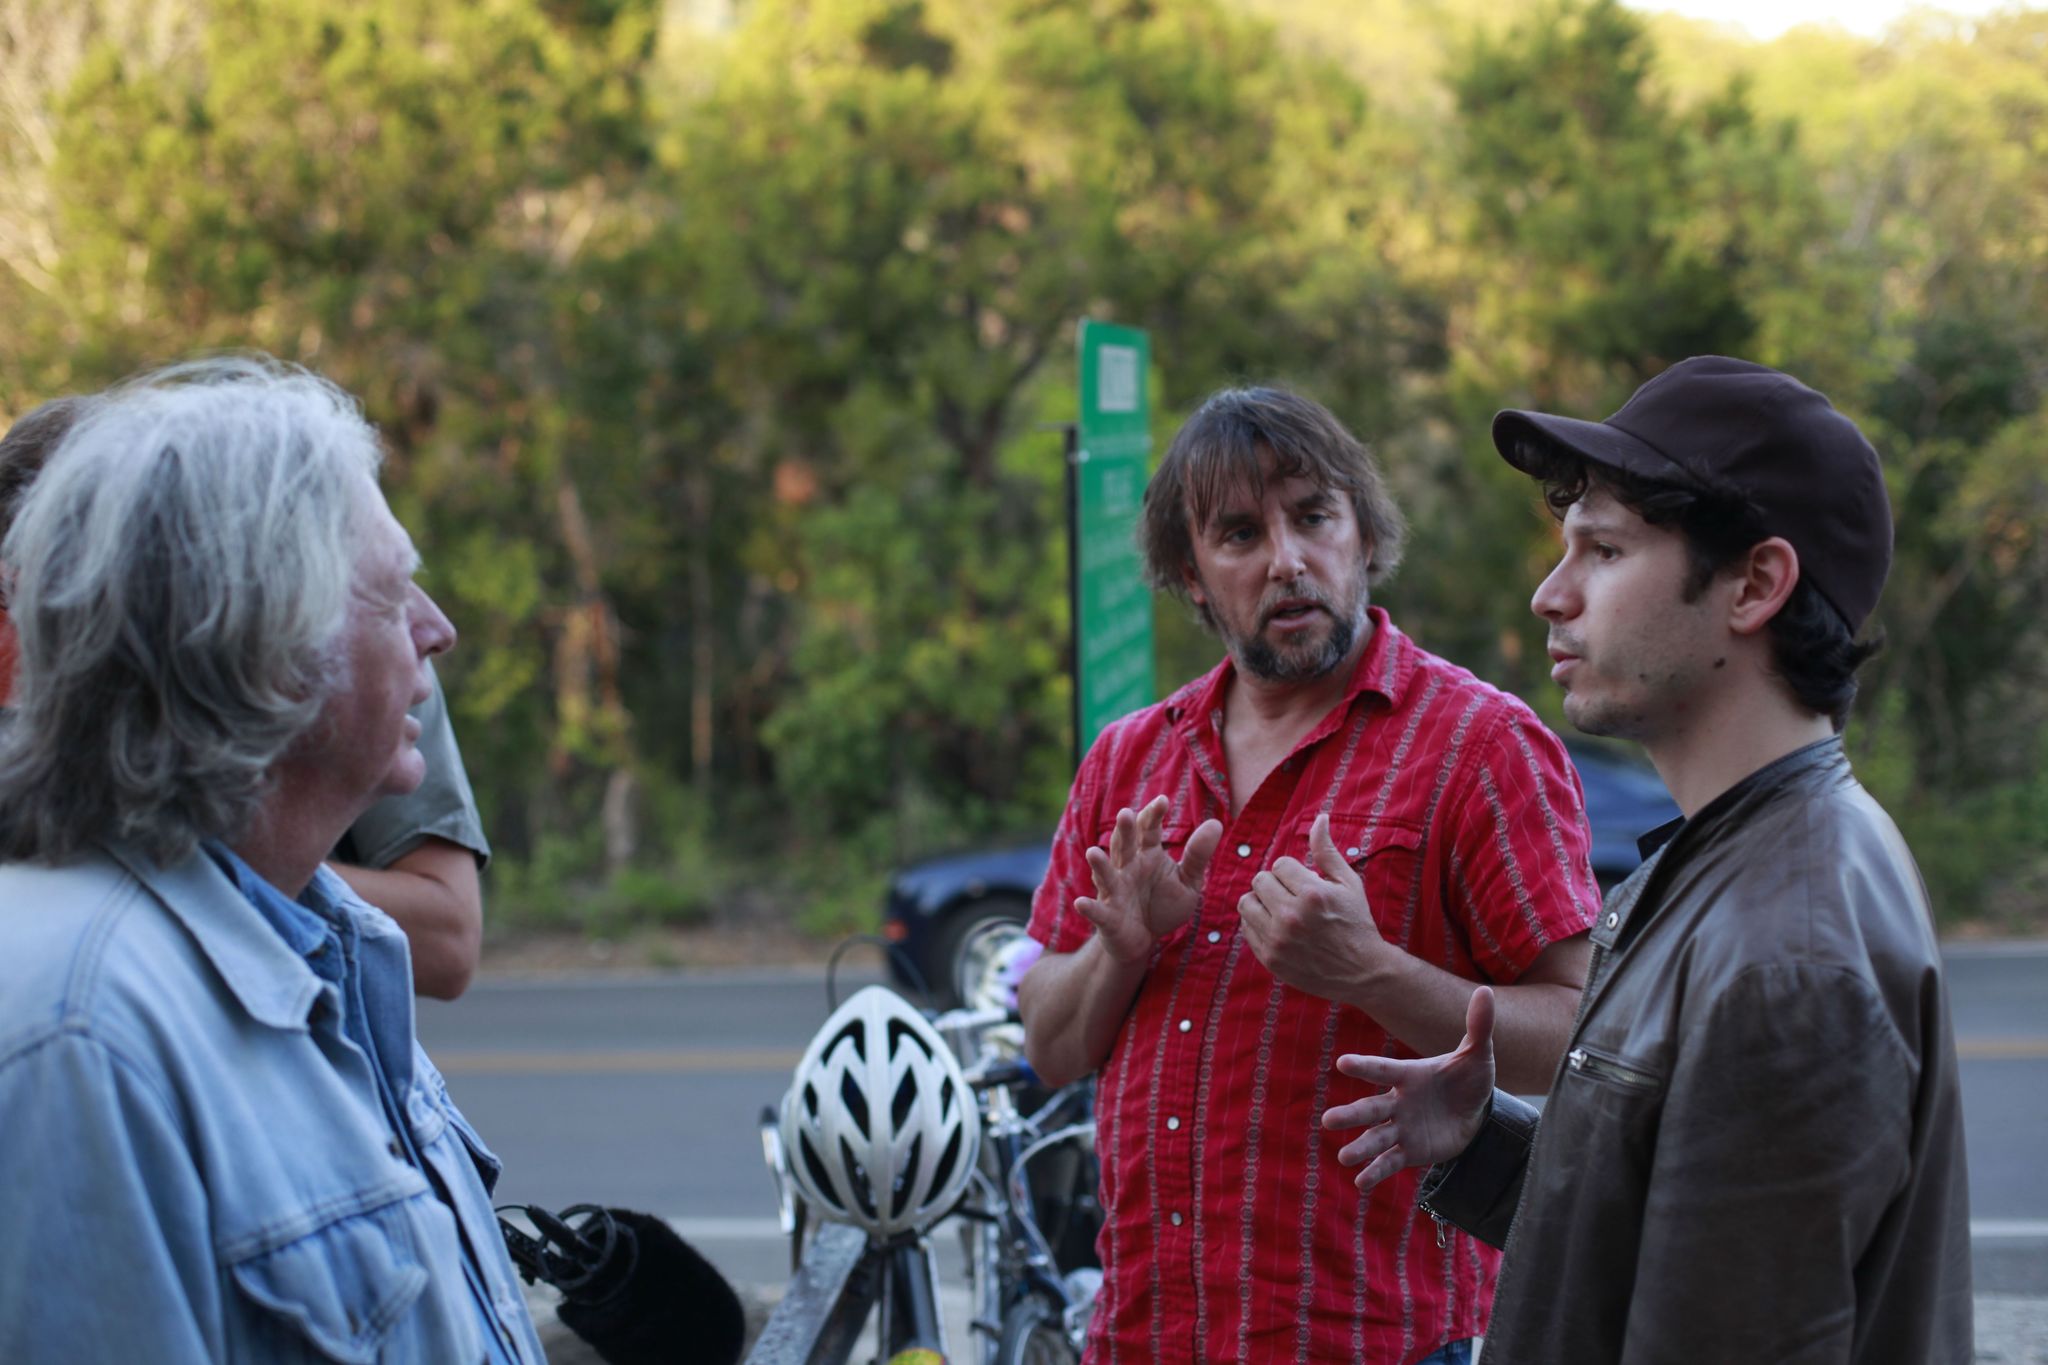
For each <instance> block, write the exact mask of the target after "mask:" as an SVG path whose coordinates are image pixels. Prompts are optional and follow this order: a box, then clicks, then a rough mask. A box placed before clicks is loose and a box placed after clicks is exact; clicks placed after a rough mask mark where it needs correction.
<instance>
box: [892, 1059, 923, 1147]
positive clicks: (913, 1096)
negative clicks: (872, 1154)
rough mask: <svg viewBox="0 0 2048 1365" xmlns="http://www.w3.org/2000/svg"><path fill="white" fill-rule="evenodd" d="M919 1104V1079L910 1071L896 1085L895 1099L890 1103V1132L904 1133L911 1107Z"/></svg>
mask: <svg viewBox="0 0 2048 1365" xmlns="http://www.w3.org/2000/svg"><path fill="white" fill-rule="evenodd" d="M916 1103H917V1077H915V1076H913V1075H911V1074H910V1073H909V1072H908V1071H906V1072H904V1073H903V1079H902V1080H901V1081H898V1082H897V1083H896V1094H895V1097H894V1098H892V1099H891V1100H890V1101H889V1131H890V1132H891V1133H900V1132H902V1131H903V1120H905V1119H907V1118H909V1117H910V1107H911V1106H912V1105H914V1104H916Z"/></svg>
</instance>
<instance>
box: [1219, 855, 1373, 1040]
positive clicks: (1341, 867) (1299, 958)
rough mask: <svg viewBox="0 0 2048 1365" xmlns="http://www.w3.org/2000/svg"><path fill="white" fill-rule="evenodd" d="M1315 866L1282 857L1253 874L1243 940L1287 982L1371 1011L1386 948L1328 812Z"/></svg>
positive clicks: (1242, 907) (1240, 909) (1241, 914)
mask: <svg viewBox="0 0 2048 1365" xmlns="http://www.w3.org/2000/svg"><path fill="white" fill-rule="evenodd" d="M1308 847H1309V856H1310V857H1311V858H1313V859H1314V860H1315V866H1314V867H1309V866H1308V865H1306V864H1304V863H1301V862H1298V861H1296V860H1295V859H1293V858H1282V859H1280V860H1279V861H1278V862H1276V863H1274V864H1273V865H1272V866H1271V867H1270V868H1267V869H1266V870H1265V871H1264V872H1261V873H1260V874H1259V875H1258V876H1256V877H1254V878H1252V889H1251V890H1250V891H1247V892H1246V893H1245V894H1244V895H1243V896H1242V897H1241V898H1240V899H1239V900H1238V902H1237V914H1238V918H1239V919H1240V920H1242V921H1243V923H1244V940H1245V945H1246V946H1247V947H1249V948H1250V949H1251V950H1252V953H1253V954H1254V955H1255V956H1256V957H1257V958H1258V959H1259V961H1260V962H1261V963H1262V964H1264V966H1265V968H1266V970H1267V971H1269V972H1271V973H1272V974H1273V975H1274V976H1275V977H1277V978H1278V979H1279V980H1281V981H1285V982H1286V983H1287V984H1288V985H1290V986H1292V987H1294V988H1295V989H1296V990H1301V991H1307V992H1308V993H1309V994H1310V995H1315V996H1321V997H1322V998H1323V999H1325V1000H1341V1001H1344V1002H1345V1003H1347V1004H1352V1005H1357V1006H1359V1007H1360V1008H1367V1007H1368V1006H1369V1003H1370V1002H1369V1001H1368V1000H1367V998H1366V997H1367V996H1368V994H1369V992H1370V989H1371V982H1372V979H1373V973H1374V966H1375V963H1376V961H1377V959H1378V956H1379V955H1381V954H1384V952H1385V950H1386V940H1384V939H1383V938H1381V937H1380V931H1379V926H1378V925H1377V924H1375V923H1373V918H1372V907H1371V906H1370V905H1368V904H1367V903H1366V899H1365V883H1364V882H1363V881H1361V880H1360V879H1359V876H1358V873H1357V871H1356V870H1354V869H1353V868H1352V866H1351V864H1350V863H1349V862H1347V861H1345V858H1344V855H1343V854H1342V853H1339V852H1338V851H1337V842H1336V840H1335V839H1333V838H1331V837H1330V817H1329V816H1328V815H1318V816H1317V817H1316V820H1315V823H1314V824H1313V825H1311V826H1310V827H1309V832H1308Z"/></svg>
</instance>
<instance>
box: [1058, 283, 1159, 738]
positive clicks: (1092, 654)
mask: <svg viewBox="0 0 2048 1365" xmlns="http://www.w3.org/2000/svg"><path fill="white" fill-rule="evenodd" d="M1080 352H1081V421H1080V424H1079V426H1078V427H1077V428H1076V429H1075V433H1074V438H1073V440H1072V442H1071V443H1070V445H1069V462H1068V484H1067V486H1068V489H1069V493H1070V496H1069V509H1070V511H1069V515H1068V519H1067V532H1068V539H1067V544H1068V546H1069V547H1070V550H1069V555H1068V558H1069V561H1070V567H1071V570H1072V572H1071V575H1070V581H1071V583H1072V590H1073V607H1074V610H1073V621H1074V742H1075V754H1076V757H1077V759H1078V756H1079V755H1080V754H1084V753H1086V752H1087V751H1088V746H1089V745H1090V744H1092V743H1094V742H1095V736H1096V735H1098V734H1100V733H1101V732H1102V728H1103V727H1104V726H1105V725H1108V724H1109V723H1110V722H1111V721H1113V720H1115V719H1117V718H1118V717H1119V716H1123V715H1128V714H1129V713H1130V712H1132V711H1135V710H1137V709H1138V708H1139V707H1141V706H1145V705H1149V704H1150V703H1151V701H1152V700H1153V696H1152V592H1151V589H1149V588H1148V587H1146V586H1145V574H1144V567H1143V565H1142V564H1141V563H1140V561H1139V556H1138V544H1137V537H1136V531H1137V525H1138V515H1139V510H1140V508H1141V506H1142V505H1143V503H1144V499H1145V479H1146V474H1147V470H1146V464H1147V458H1146V457H1147V456H1148V455H1149V454H1150V453H1151V448H1152V403H1151V394H1150V393H1149V391H1148V390H1149V388H1150V386H1151V368H1152V347H1151V343H1150V341H1149V340H1147V338H1146V336H1145V334H1144V333H1143V332H1141V331H1139V330H1137V329H1136V328H1134V327H1111V326H1109V325H1107V324H1105V323H1100V322H1090V321H1087V320H1085V319H1084V320H1083V321H1082V323H1081V344H1080Z"/></svg>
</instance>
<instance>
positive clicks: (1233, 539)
mask: <svg viewBox="0 0 2048 1365" xmlns="http://www.w3.org/2000/svg"><path fill="white" fill-rule="evenodd" d="M1251 538H1252V528H1251V527H1249V526H1234V527H1232V528H1231V529H1230V530H1228V531H1225V532H1224V533H1223V543H1224V544H1225V545H1242V544H1244V543H1245V542H1246V541H1248V540H1250V539H1251Z"/></svg>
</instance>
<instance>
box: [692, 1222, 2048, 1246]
mask: <svg viewBox="0 0 2048 1365" xmlns="http://www.w3.org/2000/svg"><path fill="white" fill-rule="evenodd" d="M668 1225H669V1226H670V1227H672V1228H674V1229H675V1230H676V1231H677V1232H679V1233H681V1234H682V1235H683V1236H685V1237H687V1238H689V1239H690V1240H691V1241H693V1242H779V1241H781V1240H783V1232H782V1225H781V1224H780V1223H778V1222H776V1221H775V1220H774V1219H773V1218H671V1219H669V1220H668ZM1970 1240H1972V1241H1976V1242H2031V1241H2048V1218H1972V1219H1971V1220H1970Z"/></svg>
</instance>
